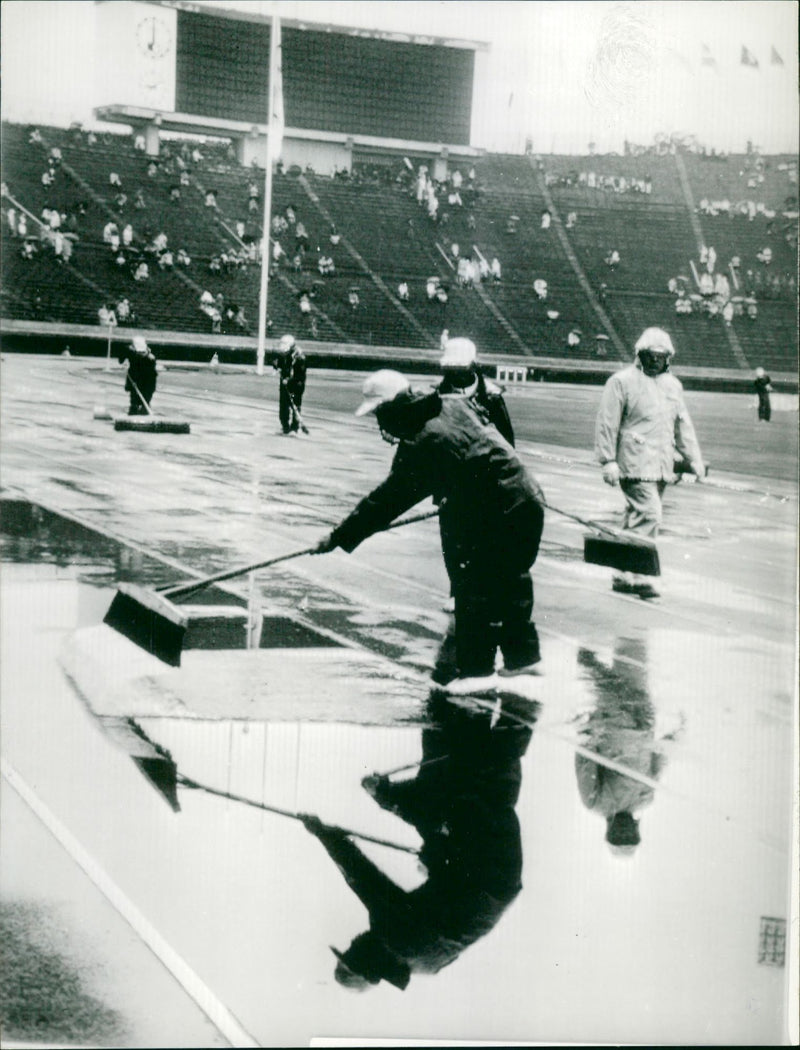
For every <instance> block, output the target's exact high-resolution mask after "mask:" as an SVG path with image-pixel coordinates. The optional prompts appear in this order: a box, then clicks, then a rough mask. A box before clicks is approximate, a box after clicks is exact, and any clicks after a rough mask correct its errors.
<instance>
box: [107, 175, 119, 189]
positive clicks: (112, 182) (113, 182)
mask: <svg viewBox="0 0 800 1050" xmlns="http://www.w3.org/2000/svg"><path fill="white" fill-rule="evenodd" d="M108 184H109V186H118V187H119V188H120V189H122V180H121V179H120V177H119V175H118V174H117V173H116V171H112V172H111V174H110V175H109V176H108Z"/></svg>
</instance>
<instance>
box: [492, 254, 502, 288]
mask: <svg viewBox="0 0 800 1050" xmlns="http://www.w3.org/2000/svg"><path fill="white" fill-rule="evenodd" d="M491 271H492V278H493V279H494V281H495V283H496V282H498V281H500V280H501V279H502V277H503V271H502V268H501V266H500V260H499V259H498V258H497V256H496V255H495V257H494V258H493V259H492V265H491Z"/></svg>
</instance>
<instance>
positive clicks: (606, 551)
mask: <svg viewBox="0 0 800 1050" xmlns="http://www.w3.org/2000/svg"><path fill="white" fill-rule="evenodd" d="M545 507H547V509H548V510H552V511H553V512H554V513H556V514H560V515H561V516H562V517H564V518H569V519H570V521H577V522H578V524H579V525H585V526H586V528H588V529H593V530H594V531H595V532H601V533H604V535H603V536H596V535H594V536H584V537H583V560H584V561H585V562H588V563H589V564H590V565H605V566H608V567H609V568H612V569H618V570H619V571H620V572H635V573H639V574H640V575H642V576H660V575H661V564H660V562H659V560H658V548H657V547H656V545H655V543H654V542H653V541H652V540H651V539H648V538H647V537H645V536H636V535H634V534H633V533H630V532H628V533H626V532H622V531H619V530H617V529H612V528H610V527H609V526H607V525H601V524H600V523H599V522H596V521H589V520H587V519H586V518H579V517H578V515H577V514H569V513H568V512H567V511H565V510H560V509H559V508H558V507H554V506H553V505H552V504H550V503H545Z"/></svg>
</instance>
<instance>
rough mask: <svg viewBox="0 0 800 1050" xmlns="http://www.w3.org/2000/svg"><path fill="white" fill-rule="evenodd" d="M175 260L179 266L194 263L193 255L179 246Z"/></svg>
mask: <svg viewBox="0 0 800 1050" xmlns="http://www.w3.org/2000/svg"><path fill="white" fill-rule="evenodd" d="M175 261H176V262H177V264H178V266H191V264H192V260H191V257H190V256H189V253H188V252H187V251H186V250H185V249H184V248H178V254H177V255H176V257H175Z"/></svg>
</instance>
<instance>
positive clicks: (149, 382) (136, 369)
mask: <svg viewBox="0 0 800 1050" xmlns="http://www.w3.org/2000/svg"><path fill="white" fill-rule="evenodd" d="M119 361H120V364H123V363H124V362H125V361H127V362H128V374H127V375H126V377H125V389H126V390H127V391H128V392H129V393H130V392H133V387H132V385H131V381H133V382H134V383H135V384H136V386H137V387H138V388H139V391H140V393H141V395H142V397H143V398H144V399H145V401H147V402H148V403H149V402H150V401H151V400H152V397H153V394H154V393H155V389H156V377H157V374H158V373H157V368H156V359H155V357H153V355H152V354H151V353H147V354H137V353H136V352H135V351H134V350H130V351H126V353H125V354H124V355H123V356H122V357H120V358H119Z"/></svg>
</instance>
